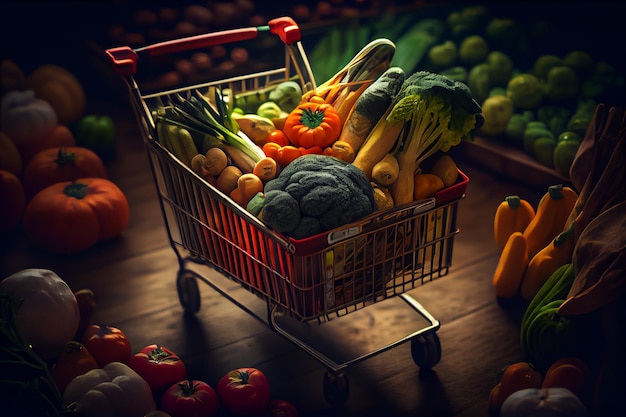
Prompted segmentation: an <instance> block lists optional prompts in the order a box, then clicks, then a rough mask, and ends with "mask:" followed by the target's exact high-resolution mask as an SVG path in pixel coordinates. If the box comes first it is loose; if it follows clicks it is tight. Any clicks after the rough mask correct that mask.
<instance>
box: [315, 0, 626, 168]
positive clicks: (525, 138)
mask: <svg viewBox="0 0 626 417" xmlns="http://www.w3.org/2000/svg"><path fill="white" fill-rule="evenodd" d="M582 7H584V6H582ZM513 9H517V10H516V11H515V12H512V10H513ZM535 9H536V10H535ZM587 12H588V13H589V15H590V16H596V15H599V16H601V18H602V20H600V21H602V22H603V29H604V30H606V33H607V34H608V33H613V32H615V31H616V30H617V28H618V25H619V22H617V25H613V24H611V22H612V20H613V18H612V17H611V16H610V13H611V12H610V8H606V9H600V8H594V7H591V6H590V7H589V10H588V11H587ZM584 16H586V15H584ZM582 19H583V21H582V22H581V21H580V20H579V19H572V18H569V17H568V18H567V19H564V18H563V16H562V10H561V9H560V8H559V7H557V6H556V4H555V5H550V4H542V5H541V6H537V7H536V8H535V7H526V5H521V4H516V3H512V4H511V6H508V5H507V6H503V7H498V6H497V5H496V4H494V3H493V2H492V3H491V4H490V5H488V6H487V5H471V6H457V7H454V6H453V7H452V8H450V7H440V8H437V7H432V8H426V9H424V10H418V11H416V12H414V13H411V12H408V13H403V14H398V15H393V14H385V13H381V15H380V16H379V17H377V18H376V19H367V18H363V19H354V20H351V21H348V22H347V23H346V24H344V25H341V26H337V27H332V28H330V29H329V30H328V31H326V32H325V33H324V34H323V35H322V36H321V37H320V39H319V40H318V41H317V42H316V43H313V46H312V47H309V49H308V50H309V51H310V53H309V57H310V60H311V62H313V63H314V71H315V74H316V78H317V77H318V76H319V78H321V79H325V78H326V77H327V76H329V74H332V73H333V72H334V71H335V70H336V68H337V67H338V66H339V65H341V62H343V60H344V59H345V58H344V57H345V55H349V54H350V53H352V51H354V50H355V49H357V48H358V45H359V44H360V43H362V42H364V41H366V40H368V39H371V38H374V37H381V36H382V37H388V38H389V39H391V40H392V41H394V42H395V43H396V45H397V46H398V54H397V56H396V57H395V58H394V62H393V65H396V66H399V67H401V68H403V69H404V70H405V71H407V72H410V71H415V70H417V69H420V70H428V71H432V72H436V73H440V74H443V75H446V76H447V77H450V78H452V79H454V80H458V81H462V82H464V83H466V84H467V85H468V86H469V87H470V89H471V91H472V94H473V96H474V98H475V99H476V100H477V101H478V102H479V104H481V106H482V108H483V114H484V116H485V124H484V125H483V126H482V127H481V128H480V129H479V131H478V132H477V136H481V137H484V138H485V139H487V140H488V141H493V142H495V143H497V144H499V145H504V148H505V149H506V148H511V149H515V150H522V151H523V152H525V153H527V154H528V155H529V156H530V157H531V158H533V159H535V160H536V161H538V162H539V163H541V164H543V165H545V166H546V167H548V168H551V169H554V170H555V171H556V172H557V173H558V174H560V175H561V176H562V177H564V178H568V176H569V173H568V169H569V165H570V164H571V160H572V158H573V155H574V153H575V152H576V149H577V147H578V145H579V144H580V141H581V140H582V138H583V136H584V133H585V131H586V129H587V127H588V125H589V122H590V119H591V115H592V114H593V111H594V110H595V107H596V105H597V104H599V103H604V104H607V105H623V102H624V97H625V92H626V83H625V77H624V72H623V65H624V62H623V58H622V57H623V55H616V54H615V53H613V51H611V49H610V47H609V44H610V43H609V42H606V41H605V40H604V39H602V38H601V31H597V29H596V28H595V26H593V25H589V23H588V21H586V18H582ZM606 36H607V38H608V37H610V36H609V35H606ZM305 42H307V41H306V40H305ZM405 45H410V48H409V47H406V46H405Z"/></svg>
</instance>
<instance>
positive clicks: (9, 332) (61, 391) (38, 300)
mask: <svg viewBox="0 0 626 417" xmlns="http://www.w3.org/2000/svg"><path fill="white" fill-rule="evenodd" d="M94 314H95V295H94V293H93V292H92V291H91V290H89V289H80V290H78V291H72V290H71V289H70V287H69V286H68V285H67V283H66V282H65V281H64V280H63V279H62V278H61V277H60V276H58V275H57V274H56V273H55V272H54V271H51V270H47V269H37V268H31V269H24V270H21V271H18V272H16V273H14V274H12V275H10V276H8V277H5V278H4V279H2V280H0V342H1V343H0V350H1V351H2V353H3V355H2V359H0V375H1V376H2V377H1V378H0V398H1V399H2V404H3V415H6V416H24V415H29V416H59V417H60V416H63V415H71V414H77V415H81V416H84V417H96V416H102V415H106V416H113V415H116V416H128V417H145V416H147V415H149V414H151V413H154V415H161V416H170V417H188V416H191V415H193V416H205V417H211V416H216V415H233V416H240V417H246V416H257V415H268V416H285V415H287V416H296V415H297V409H296V407H295V406H294V405H293V404H292V403H290V402H289V401H287V400H284V399H278V398H272V397H271V392H270V382H269V380H268V379H267V377H266V376H265V375H264V374H263V372H262V371H261V370H260V369H257V368H254V367H240V368H235V369H228V370H225V372H224V374H223V377H222V378H220V379H219V380H218V381H215V383H208V382H206V381H204V380H202V379H198V377H197V376H196V378H194V376H193V372H192V371H191V370H189V369H187V367H186V366H185V362H184V360H183V358H181V357H179V356H178V355H177V354H176V353H175V352H173V351H172V350H170V349H168V348H167V347H165V346H161V345H159V344H151V345H148V346H144V347H142V348H141V349H138V350H137V349H136V348H133V347H132V346H131V342H130V339H129V338H128V337H127V336H126V334H124V332H123V331H122V330H121V329H119V328H117V327H114V326H110V325H104V324H96V323H94V322H93V318H94ZM226 371H228V372H226ZM157 412H158V413H159V414H157Z"/></svg>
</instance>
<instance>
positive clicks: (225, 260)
mask: <svg viewBox="0 0 626 417" xmlns="http://www.w3.org/2000/svg"><path fill="white" fill-rule="evenodd" d="M263 32H271V33H272V34H274V35H277V36H278V37H279V38H280V40H281V41H282V43H283V44H284V45H285V63H284V65H283V66H282V67H278V68H276V69H270V70H267V71H262V72H258V73H255V74H250V75H244V76H234V77H232V78H227V79H222V80H213V81H208V82H206V83H203V84H198V85H194V86H188V87H181V88H177V89H172V90H168V91H160V92H153V93H149V94H144V93H143V92H142V91H141V89H140V87H139V85H138V83H137V81H136V79H135V74H136V73H137V71H138V64H139V61H140V60H141V63H142V64H143V61H144V60H147V61H149V60H150V59H151V58H153V57H156V56H159V55H167V54H172V53H176V52H179V51H186V50H190V49H197V48H204V47H208V46H211V45H217V44H223V43H228V42H237V41H242V40H247V39H254V38H255V37H257V36H260V35H262V33H263ZM264 36H266V35H264ZM300 36H301V35H300V30H299V27H298V26H297V24H296V23H295V22H294V21H293V20H292V19H291V18H288V17H283V18H278V19H273V20H272V21H270V22H269V24H268V26H263V27H251V28H243V29H235V30H229V31H223V32H216V33H210V34H206V35H199V36H194V37H189V38H183V39H179V40H175V41H168V42H163V43H159V44H154V45H150V46H147V47H143V48H137V49H131V48H130V47H119V48H112V49H107V50H106V53H107V55H108V56H109V58H110V60H111V62H112V64H113V67H114V70H115V71H116V72H117V73H118V74H119V75H120V76H122V77H123V79H124V80H125V82H126V84H127V85H128V88H129V93H130V101H131V103H132V107H133V110H134V112H135V116H136V118H137V120H138V123H139V126H140V130H141V133H142V136H143V138H144V142H145V145H146V151H147V155H148V159H149V162H150V167H151V170H152V173H153V177H154V180H155V185H156V189H157V194H158V198H159V204H160V208H161V211H162V214H163V219H164V222H165V226H166V230H167V235H168V239H169V242H170V244H171V246H172V248H173V250H174V252H175V254H176V256H177V259H178V262H179V271H178V274H177V278H176V288H177V292H178V297H179V300H180V303H181V305H182V306H183V308H184V311H185V312H186V313H191V314H193V313H196V312H197V311H198V310H199V309H200V304H201V297H200V291H199V287H198V282H204V283H206V284H208V285H209V286H210V287H212V288H213V289H214V290H216V291H218V292H219V293H220V294H221V295H222V296H224V297H225V298H227V299H229V300H230V301H232V302H233V303H235V304H236V305H238V306H239V307H240V308H241V309H243V310H244V311H246V312H248V313H250V314H251V315H252V316H254V317H255V318H257V319H259V320H261V321H262V322H263V323H265V324H266V325H267V326H268V327H269V328H270V329H271V330H273V331H274V332H276V333H277V334H279V335H281V336H283V337H285V338H286V339H287V340H289V341H291V342H292V343H294V344H295V345H296V346H298V347H300V348H301V349H303V350H304V351H306V352H308V353H309V354H310V355H311V356H313V357H314V358H315V359H317V360H318V361H320V362H321V363H322V364H323V365H324V366H325V367H326V368H327V369H328V372H327V373H326V376H325V379H324V393H325V396H326V399H327V400H328V401H329V402H330V403H331V404H341V403H343V402H345V401H346V400H347V398H348V381H347V377H346V375H345V374H344V372H343V371H344V370H345V369H346V368H347V367H349V366H351V365H353V364H356V363H358V362H361V361H363V360H365V359H367V358H370V357H372V356H374V355H377V354H379V353H382V352H384V351H387V350H389V349H392V348H394V347H396V346H398V345H400V344H402V343H405V342H407V341H411V353H412V357H413V360H414V361H415V363H416V364H417V365H418V366H420V367H421V368H431V367H432V366H434V365H436V364H437V363H438V362H439V361H440V359H441V344H440V341H439V338H438V337H437V335H436V331H437V330H438V329H439V327H440V323H439V321H438V320H436V319H435V318H434V317H433V316H432V315H431V314H430V313H429V312H428V311H427V310H426V309H425V308H424V307H423V306H422V305H421V304H420V303H419V302H418V301H417V300H415V299H414V298H413V297H412V296H411V295H410V294H408V293H407V292H408V291H409V290H411V289H414V288H416V287H418V286H420V285H423V284H424V283H427V282H430V281H432V280H434V279H437V278H440V277H443V276H445V275H447V273H448V268H449V267H450V265H451V263H452V249H453V241H454V237H455V235H456V234H457V233H458V232H459V229H458V228H457V226H456V220H457V210H458V203H459V201H460V200H461V199H462V198H464V197H465V187H466V185H467V182H468V181H469V179H468V178H467V176H465V174H464V173H462V172H461V171H459V180H458V181H457V184H455V185H454V186H452V187H449V189H446V190H444V191H442V192H440V193H438V194H437V195H435V197H433V198H430V199H426V200H423V201H419V202H414V203H411V204H409V205H406V206H403V207H397V208H394V209H391V210H388V211H385V212H382V213H380V212H377V213H374V214H372V215H371V216H368V217H366V218H365V219H362V220H361V221H358V222H355V223H352V224H349V225H347V226H346V227H342V228H339V229H337V230H332V231H330V232H327V233H324V234H321V235H318V236H314V237H312V238H310V239H305V240H302V241H298V240H294V239H290V238H287V237H285V236H283V235H281V234H280V233H277V232H275V231H273V230H271V229H270V228H268V227H267V226H265V225H264V224H263V223H262V222H261V221H259V220H258V219H257V218H256V217H254V216H253V215H251V214H250V213H249V212H247V211H246V210H245V209H244V208H242V207H240V206H239V205H238V204H236V203H235V202H234V201H232V200H231V199H230V198H229V197H228V196H227V195H225V194H223V193H222V192H220V191H219V190H217V188H215V187H214V186H212V185H211V184H209V183H208V182H207V181H205V180H204V179H202V178H201V177H199V176H198V175H197V174H195V173H194V172H193V171H192V170H191V169H190V168H189V167H188V166H186V165H185V164H184V163H183V162H181V161H180V160H179V159H178V158H176V157H175V156H174V155H173V154H171V153H170V152H169V151H168V150H167V149H166V148H165V147H164V146H162V145H161V144H160V143H159V138H158V134H157V129H156V122H155V119H154V118H153V116H152V112H153V110H155V108H156V106H158V103H162V102H163V101H164V100H163V99H164V98H167V97H168V96H169V95H174V94H176V95H183V96H184V95H185V94H187V93H188V92H190V91H191V90H192V89H195V90H198V91H202V90H204V89H207V88H208V87H210V86H219V87H226V88H230V89H231V90H232V91H233V92H235V93H236V94H239V93H243V92H250V91H257V90H259V89H261V88H264V87H268V86H271V85H275V84H277V83H279V82H282V81H286V80H290V79H291V80H293V79H297V80H299V81H300V83H301V85H302V87H303V90H304V91H308V90H311V89H315V88H316V86H315V80H314V77H313V75H312V71H311V68H310V65H309V63H308V60H307V58H306V54H305V53H304V49H303V47H302V44H301V41H300ZM215 271H217V273H215ZM233 282H234V283H236V285H233ZM383 306H384V307H383ZM380 308H385V309H387V310H389V308H392V309H396V308H401V309H404V311H408V313H407V314H408V315H407V317H408V318H407V319H406V320H407V323H404V326H398V323H396V322H394V320H396V319H391V318H383V319H382V320H383V324H382V326H383V327H385V328H395V327H398V332H397V334H396V333H394V334H393V335H391V336H389V335H385V338H383V339H384V340H383V339H381V340H375V341H370V340H369V339H368V340H367V341H366V343H365V344H366V345H367V346H366V347H365V348H363V346H351V347H349V348H345V347H344V346H341V349H337V348H336V347H334V346H331V347H329V345H331V344H332V343H328V342H329V341H328V340H326V339H335V338H336V337H334V336H333V337H330V336H329V337H324V336H325V335H326V334H329V335H332V334H333V332H339V333H341V332H344V331H345V329H346V326H350V325H352V323H359V322H364V321H365V322H374V325H373V326H374V327H375V326H376V325H380V323H377V321H378V319H377V317H378V316H377V315H376V314H374V312H375V311H376V310H375V309H380ZM361 316H363V317H365V319H364V320H359V319H358V317H361ZM380 317H384V314H381V315H380ZM385 320H387V321H385ZM360 330H363V329H360ZM364 333H365V334H366V335H367V337H370V336H372V335H376V333H375V332H369V330H368V329H365V331H364ZM372 337H373V338H374V339H376V337H375V336H372ZM389 337H391V340H389ZM357 344H363V343H357Z"/></svg>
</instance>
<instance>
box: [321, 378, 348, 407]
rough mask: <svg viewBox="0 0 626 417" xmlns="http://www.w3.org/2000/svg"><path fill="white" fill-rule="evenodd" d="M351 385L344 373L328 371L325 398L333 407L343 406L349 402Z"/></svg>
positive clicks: (325, 381)
mask: <svg viewBox="0 0 626 417" xmlns="http://www.w3.org/2000/svg"><path fill="white" fill-rule="evenodd" d="M349 393H350V384H348V377H347V375H346V374H344V373H343V372H331V371H327V372H326V374H325V375H324V398H326V402H328V404H330V405H332V406H333V407H337V406H341V405H343V404H345V402H346V401H348V396H349Z"/></svg>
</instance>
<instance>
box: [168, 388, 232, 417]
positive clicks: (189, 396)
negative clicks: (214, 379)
mask: <svg viewBox="0 0 626 417" xmlns="http://www.w3.org/2000/svg"><path fill="white" fill-rule="evenodd" d="M219 407H220V400H219V398H218V396H217V393H216V392H215V390H214V389H213V388H212V387H211V386H210V385H209V384H207V383H206V382H203V381H199V380H196V379H194V380H185V381H180V382H178V383H177V384H174V385H172V386H171V387H169V388H168V390H167V391H165V394H163V397H162V398H161V409H162V410H163V411H165V412H166V413H168V414H169V415H170V416H172V417H211V416H214V415H215V414H216V413H217V410H218V409H219Z"/></svg>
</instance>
